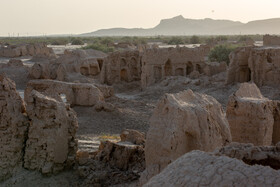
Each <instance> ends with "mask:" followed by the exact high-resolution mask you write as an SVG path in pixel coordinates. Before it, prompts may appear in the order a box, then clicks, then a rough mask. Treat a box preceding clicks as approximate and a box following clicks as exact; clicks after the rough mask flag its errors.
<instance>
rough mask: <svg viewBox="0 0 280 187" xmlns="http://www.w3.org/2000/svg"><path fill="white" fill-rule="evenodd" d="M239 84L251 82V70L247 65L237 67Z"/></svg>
mask: <svg viewBox="0 0 280 187" xmlns="http://www.w3.org/2000/svg"><path fill="white" fill-rule="evenodd" d="M239 72H240V74H239V82H241V83H242V82H249V81H251V70H250V69H249V67H248V66H247V65H245V66H239Z"/></svg>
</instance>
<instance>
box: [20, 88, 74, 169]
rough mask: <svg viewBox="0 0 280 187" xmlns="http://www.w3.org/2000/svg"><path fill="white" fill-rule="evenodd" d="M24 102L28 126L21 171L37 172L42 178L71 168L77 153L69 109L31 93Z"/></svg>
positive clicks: (63, 104)
mask: <svg viewBox="0 0 280 187" xmlns="http://www.w3.org/2000/svg"><path fill="white" fill-rule="evenodd" d="M26 102H27V114H28V117H29V118H30V120H31V124H30V127H29V132H28V140H27V142H26V148H25V155H24V167H25V168H26V169H30V170H38V171H41V172H42V173H43V174H49V173H57V172H58V171H61V170H63V169H65V168H71V167H72V166H73V164H74V163H75V156H76V151H77V140H76V137H75V135H76V131H77V128H78V121H77V117H76V113H75V112H74V111H73V110H72V109H70V107H69V105H66V104H65V103H63V102H59V101H57V100H55V99H53V98H50V97H47V96H44V95H42V94H40V93H39V92H37V91H35V90H34V91H32V92H31V93H29V95H27V99H26Z"/></svg>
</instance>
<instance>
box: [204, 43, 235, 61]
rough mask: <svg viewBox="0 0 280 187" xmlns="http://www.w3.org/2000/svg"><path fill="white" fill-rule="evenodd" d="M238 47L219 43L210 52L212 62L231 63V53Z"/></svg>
mask: <svg viewBox="0 0 280 187" xmlns="http://www.w3.org/2000/svg"><path fill="white" fill-rule="evenodd" d="M235 49H236V47H234V46H229V45H219V46H216V47H215V48H213V49H212V50H211V51H210V53H209V56H208V57H209V59H210V61H211V62H214V61H217V62H226V63H227V64H229V54H230V53H231V52H232V51H234V50H235Z"/></svg>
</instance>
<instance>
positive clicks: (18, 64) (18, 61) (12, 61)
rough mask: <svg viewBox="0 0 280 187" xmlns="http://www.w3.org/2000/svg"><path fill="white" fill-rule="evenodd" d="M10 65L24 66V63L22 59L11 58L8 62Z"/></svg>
mask: <svg viewBox="0 0 280 187" xmlns="http://www.w3.org/2000/svg"><path fill="white" fill-rule="evenodd" d="M8 66H15V67H22V66H23V63H22V61H21V60H17V59H10V60H9V62H8Z"/></svg>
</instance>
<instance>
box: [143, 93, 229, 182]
mask: <svg viewBox="0 0 280 187" xmlns="http://www.w3.org/2000/svg"><path fill="white" fill-rule="evenodd" d="M229 142H231V135H230V129H229V125H228V122H227V120H226V118H225V114H224V112H223V110H222V106H221V104H219V103H218V101H216V100H215V99H214V98H213V97H211V96H208V95H204V94H199V93H193V92H192V91H191V90H188V91H183V92H180V93H178V94H166V95H165V96H164V97H163V98H162V99H161V100H160V102H159V103H158V105H157V107H156V108H155V110H154V113H153V115H152V117H151V120H150V129H149V131H148V133H147V139H146V145H145V158H146V170H145V172H144V173H143V174H142V176H141V179H140V180H141V181H142V182H141V183H142V184H144V183H145V182H146V181H147V180H148V179H149V178H151V177H152V176H153V175H155V174H157V173H158V172H160V171H162V170H163V169H164V168H165V167H166V166H167V165H168V164H170V163H171V162H173V161H174V160H176V159H177V158H179V157H180V156H182V155H183V154H185V153H187V152H190V151H192V150H202V151H213V150H214V149H216V148H217V147H222V146H224V145H226V144H227V143H229ZM155 172H156V173H155Z"/></svg>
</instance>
